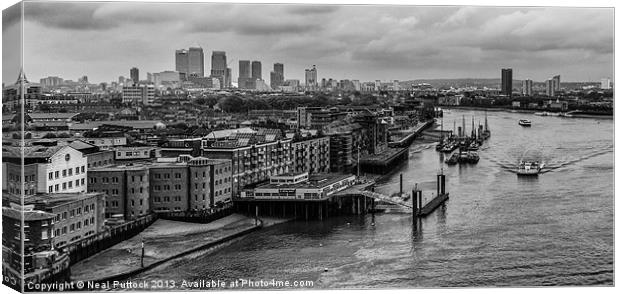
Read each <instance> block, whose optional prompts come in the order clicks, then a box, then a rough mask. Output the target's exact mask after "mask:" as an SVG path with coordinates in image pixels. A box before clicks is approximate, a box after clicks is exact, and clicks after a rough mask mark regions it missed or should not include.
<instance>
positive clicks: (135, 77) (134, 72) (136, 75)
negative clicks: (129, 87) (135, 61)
mask: <svg viewBox="0 0 620 294" xmlns="http://www.w3.org/2000/svg"><path fill="white" fill-rule="evenodd" d="M129 76H130V77H131V80H132V81H133V83H134V84H137V83H138V82H139V81H140V71H139V70H138V68H137V67H132V68H131V69H130V70H129Z"/></svg>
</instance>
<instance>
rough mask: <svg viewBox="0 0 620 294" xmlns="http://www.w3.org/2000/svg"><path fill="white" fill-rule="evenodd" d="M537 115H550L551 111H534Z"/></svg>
mask: <svg viewBox="0 0 620 294" xmlns="http://www.w3.org/2000/svg"><path fill="white" fill-rule="evenodd" d="M534 114H535V115H540V116H549V112H546V111H543V112H536V113H534Z"/></svg>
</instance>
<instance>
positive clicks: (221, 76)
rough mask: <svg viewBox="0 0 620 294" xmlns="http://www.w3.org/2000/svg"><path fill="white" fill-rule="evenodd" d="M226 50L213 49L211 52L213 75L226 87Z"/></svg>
mask: <svg viewBox="0 0 620 294" xmlns="http://www.w3.org/2000/svg"><path fill="white" fill-rule="evenodd" d="M226 65H227V63H226V52H224V51H213V53H212V54H211V77H212V78H217V79H218V80H220V85H221V86H222V87H223V88H224V87H225V86H226V85H227V84H228V83H227V81H226V69H227V67H226Z"/></svg>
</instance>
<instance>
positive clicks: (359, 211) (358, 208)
mask: <svg viewBox="0 0 620 294" xmlns="http://www.w3.org/2000/svg"><path fill="white" fill-rule="evenodd" d="M361 210H362V209H361V207H360V197H359V196H357V214H362V212H361Z"/></svg>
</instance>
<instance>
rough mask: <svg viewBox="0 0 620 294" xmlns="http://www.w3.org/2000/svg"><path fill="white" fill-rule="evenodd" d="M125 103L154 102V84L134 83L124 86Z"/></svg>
mask: <svg viewBox="0 0 620 294" xmlns="http://www.w3.org/2000/svg"><path fill="white" fill-rule="evenodd" d="M121 100H122V102H123V103H130V104H144V105H149V104H152V103H153V101H154V100H155V87H154V86H153V85H132V86H123V92H122V98H121Z"/></svg>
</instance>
